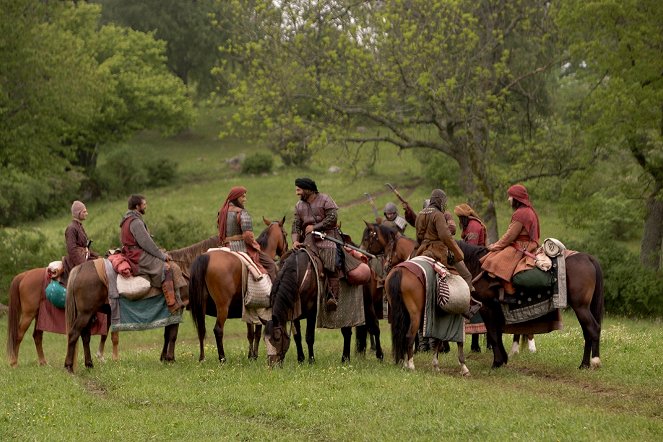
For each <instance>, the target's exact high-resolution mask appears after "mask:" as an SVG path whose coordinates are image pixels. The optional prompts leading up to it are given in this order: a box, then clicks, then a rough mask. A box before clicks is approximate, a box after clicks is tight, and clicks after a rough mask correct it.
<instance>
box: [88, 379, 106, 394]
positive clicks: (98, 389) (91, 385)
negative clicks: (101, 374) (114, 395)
mask: <svg viewBox="0 0 663 442" xmlns="http://www.w3.org/2000/svg"><path fill="white" fill-rule="evenodd" d="M82 385H83V388H85V391H87V392H88V393H90V394H92V395H94V396H98V397H106V396H107V395H108V390H107V389H106V387H105V386H104V385H103V384H102V383H101V382H99V381H98V380H96V379H85V380H84V381H83V382H82Z"/></svg>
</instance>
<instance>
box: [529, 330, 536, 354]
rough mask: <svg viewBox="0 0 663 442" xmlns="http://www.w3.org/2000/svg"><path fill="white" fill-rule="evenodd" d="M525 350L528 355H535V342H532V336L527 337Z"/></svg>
mask: <svg viewBox="0 0 663 442" xmlns="http://www.w3.org/2000/svg"><path fill="white" fill-rule="evenodd" d="M527 349H528V350H529V352H530V353H536V342H534V335H532V334H530V335H527Z"/></svg>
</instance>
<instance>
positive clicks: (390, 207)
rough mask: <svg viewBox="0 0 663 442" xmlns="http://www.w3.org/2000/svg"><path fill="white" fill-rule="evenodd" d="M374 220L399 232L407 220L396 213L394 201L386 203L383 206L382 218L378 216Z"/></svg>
mask: <svg viewBox="0 0 663 442" xmlns="http://www.w3.org/2000/svg"><path fill="white" fill-rule="evenodd" d="M376 221H377V222H378V224H382V225H383V226H387V227H390V228H392V229H394V230H397V231H398V232H399V233H401V234H403V233H404V232H405V229H406V228H407V221H406V220H405V218H403V217H402V216H400V215H399V214H398V208H397V207H396V204H394V203H387V204H386V205H385V206H384V219H382V218H378V219H376Z"/></svg>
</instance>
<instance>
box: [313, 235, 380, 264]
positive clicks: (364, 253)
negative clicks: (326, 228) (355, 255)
mask: <svg viewBox="0 0 663 442" xmlns="http://www.w3.org/2000/svg"><path fill="white" fill-rule="evenodd" d="M313 234H314V235H315V236H317V237H318V238H320V239H328V240H329V241H331V242H335V243H336V244H340V245H342V246H344V247H347V248H349V249H352V250H356V251H357V252H359V253H361V254H362V255H366V256H368V257H369V258H375V255H373V254H372V253H369V252H367V251H366V250H363V249H360V248H359V247H355V246H353V245H350V244H346V243H344V242H343V241H341V240H340V239H336V238H334V237H333V236H329V235H327V234H326V233H323V232H318V231H317V230H314V231H313Z"/></svg>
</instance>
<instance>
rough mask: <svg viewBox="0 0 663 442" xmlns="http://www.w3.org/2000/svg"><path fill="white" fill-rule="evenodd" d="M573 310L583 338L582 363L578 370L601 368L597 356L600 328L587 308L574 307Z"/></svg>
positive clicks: (599, 359)
mask: <svg viewBox="0 0 663 442" xmlns="http://www.w3.org/2000/svg"><path fill="white" fill-rule="evenodd" d="M572 307H574V306H572ZM573 310H574V311H575V313H576V318H578V322H579V323H580V327H581V328H582V335H583V337H584V338H585V346H584V350H583V355H582V362H581V363H580V366H579V367H578V368H598V367H600V366H601V358H600V356H599V339H600V336H601V326H600V325H599V323H598V322H597V321H596V319H595V318H594V315H592V312H591V311H590V310H589V307H587V306H585V307H582V308H575V307H574V309H573ZM590 357H591V360H590Z"/></svg>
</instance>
